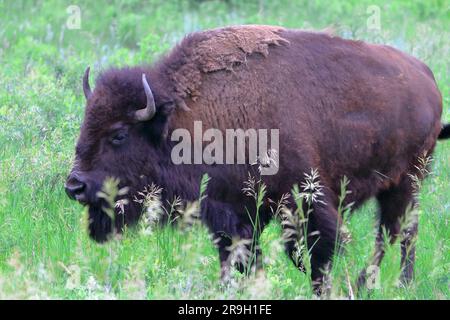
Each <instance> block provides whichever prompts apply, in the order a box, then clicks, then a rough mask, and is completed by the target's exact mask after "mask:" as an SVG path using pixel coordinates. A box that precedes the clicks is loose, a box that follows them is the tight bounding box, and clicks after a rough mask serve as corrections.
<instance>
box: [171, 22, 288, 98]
mask: <svg viewBox="0 0 450 320" xmlns="http://www.w3.org/2000/svg"><path fill="white" fill-rule="evenodd" d="M284 30H285V29H284V28H282V27H275V26H259V25H258V26H257V25H244V26H231V27H226V28H219V29H212V30H208V31H203V32H200V33H197V34H193V35H190V36H188V37H187V38H186V39H185V41H183V42H182V43H181V44H180V46H179V48H180V49H182V50H183V51H184V52H185V59H184V62H183V63H182V64H178V65H177V67H176V68H175V70H174V69H173V68H171V69H172V70H171V71H172V72H171V75H170V80H171V81H172V83H173V85H174V87H175V94H176V95H177V96H178V99H177V100H178V101H179V102H180V103H179V104H184V101H182V100H184V99H185V98H186V97H191V98H193V99H194V100H195V97H196V96H198V95H200V92H199V89H200V87H201V84H202V80H203V76H204V75H205V74H207V73H211V72H216V71H220V70H230V71H231V70H233V67H236V66H237V65H239V64H243V63H245V61H246V60H247V58H248V56H249V55H252V54H261V55H263V56H265V57H266V56H267V55H268V54H269V47H270V46H280V45H282V44H285V45H287V44H289V41H288V40H286V39H284V38H283V37H281V36H280V33H281V32H282V31H284ZM193 39H194V41H192V40H193Z"/></svg>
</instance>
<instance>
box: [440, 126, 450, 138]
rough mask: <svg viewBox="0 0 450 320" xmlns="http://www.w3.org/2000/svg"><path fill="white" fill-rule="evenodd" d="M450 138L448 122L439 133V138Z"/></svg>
mask: <svg viewBox="0 0 450 320" xmlns="http://www.w3.org/2000/svg"><path fill="white" fill-rule="evenodd" d="M449 138H450V124H446V125H445V126H444V127H443V128H442V130H441V133H439V136H438V139H439V140H443V139H449Z"/></svg>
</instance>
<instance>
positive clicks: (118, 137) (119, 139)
mask: <svg viewBox="0 0 450 320" xmlns="http://www.w3.org/2000/svg"><path fill="white" fill-rule="evenodd" d="M127 137H128V133H126V132H118V133H116V134H114V135H113V136H112V138H111V143H112V144H113V145H115V146H118V145H121V144H122V143H123V142H124V141H125V140H126V139H127Z"/></svg>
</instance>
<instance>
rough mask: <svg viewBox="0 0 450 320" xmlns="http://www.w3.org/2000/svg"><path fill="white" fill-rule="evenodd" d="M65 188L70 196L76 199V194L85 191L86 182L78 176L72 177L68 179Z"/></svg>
mask: <svg viewBox="0 0 450 320" xmlns="http://www.w3.org/2000/svg"><path fill="white" fill-rule="evenodd" d="M65 189H66V193H67V195H68V196H69V197H70V198H72V199H76V196H78V195H81V194H82V193H83V192H84V190H85V189H86V184H85V183H84V182H82V181H80V180H78V179H77V178H74V177H71V178H69V179H68V180H67V182H66V184H65Z"/></svg>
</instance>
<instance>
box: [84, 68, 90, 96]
mask: <svg viewBox="0 0 450 320" xmlns="http://www.w3.org/2000/svg"><path fill="white" fill-rule="evenodd" d="M90 69H91V68H90V67H87V68H86V71H85V72H84V76H83V91H84V96H85V97H86V100H87V99H89V97H90V96H91V94H92V91H91V87H90V86H89V70H90Z"/></svg>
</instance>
